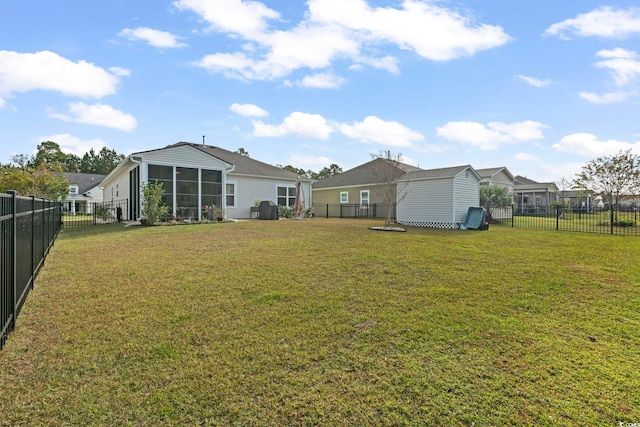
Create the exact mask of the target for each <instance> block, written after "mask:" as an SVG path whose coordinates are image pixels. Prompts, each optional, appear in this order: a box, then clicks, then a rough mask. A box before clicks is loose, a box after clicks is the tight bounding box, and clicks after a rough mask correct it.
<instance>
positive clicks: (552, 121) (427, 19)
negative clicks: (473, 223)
mask: <svg viewBox="0 0 640 427" xmlns="http://www.w3.org/2000/svg"><path fill="white" fill-rule="evenodd" d="M203 135H205V137H206V139H205V141H206V143H207V144H209V145H216V146H219V147H222V148H226V149H228V150H232V151H234V150H237V149H238V148H240V147H242V148H244V149H245V150H247V151H248V152H249V154H250V156H251V157H252V158H255V159H257V160H261V161H264V162H267V163H271V164H279V165H287V164H291V165H293V166H296V167H300V168H303V169H311V170H314V171H318V170H320V169H322V168H323V167H325V166H329V165H330V164H332V163H336V164H338V165H339V166H341V167H342V168H343V169H344V170H347V169H350V168H352V167H355V166H357V165H359V164H362V163H365V162H367V161H369V160H370V159H371V154H372V153H373V154H375V153H380V151H381V150H391V152H393V153H402V156H403V159H404V161H405V162H407V163H411V164H414V165H417V166H420V167H422V168H427V169H429V168H439V167H447V166H453V165H462V164H471V165H473V166H474V167H475V168H487V167H497V166H507V167H508V168H509V169H510V170H511V171H512V173H514V175H524V176H527V177H529V178H531V179H535V180H539V181H558V180H560V179H561V178H563V177H564V178H572V177H573V175H574V174H575V173H576V172H577V171H579V170H580V167H581V165H583V164H584V163H585V162H587V161H588V160H591V159H593V158H595V157H598V156H603V155H612V154H616V153H617V152H619V151H620V150H626V149H632V150H634V152H635V153H636V154H640V5H638V3H637V1H624V0H616V1H609V2H599V1H591V0H563V1H558V2H549V1H546V0H530V1H513V0H491V1H481V0H459V1H447V0H442V1H435V0H434V1H428V0H406V1H388V0H387V1H385V0H376V1H374V0H369V1H365V0H309V1H307V2H297V1H296V2H294V1H285V0H270V1H266V0H265V1H242V0H175V1H169V0H168V1H161V0H136V1H131V0H110V1H108V2H105V1H95V0H94V1H90V0H65V1H61V2H52V1H50V0H47V1H44V0H25V1H21V2H1V3H0V162H2V163H5V162H8V161H9V160H10V157H11V156H12V155H14V154H20V153H33V152H34V151H35V148H36V146H37V145H38V143H40V142H41V141H44V140H53V141H55V142H57V143H58V144H60V146H61V147H62V149H63V151H65V152H70V153H71V152H72V153H75V154H77V155H80V156H81V155H82V154H84V153H85V152H87V151H88V150H89V149H90V148H94V149H96V150H99V149H100V148H101V147H103V146H106V147H109V148H111V149H114V150H116V151H117V152H118V153H122V154H129V153H131V152H134V151H140V150H145V149H153V148H160V147H164V146H166V145H169V144H173V143H175V142H178V141H190V142H195V143H201V142H202V136H203Z"/></svg>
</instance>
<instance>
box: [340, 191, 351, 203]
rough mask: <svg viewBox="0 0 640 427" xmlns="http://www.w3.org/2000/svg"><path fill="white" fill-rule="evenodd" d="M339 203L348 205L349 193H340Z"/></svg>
mask: <svg viewBox="0 0 640 427" xmlns="http://www.w3.org/2000/svg"><path fill="white" fill-rule="evenodd" d="M340 203H349V192H348V191H341V192H340Z"/></svg>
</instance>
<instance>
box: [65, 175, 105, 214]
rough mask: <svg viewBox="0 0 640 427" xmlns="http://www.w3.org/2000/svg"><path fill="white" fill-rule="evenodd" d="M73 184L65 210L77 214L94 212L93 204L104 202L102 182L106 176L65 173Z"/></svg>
mask: <svg viewBox="0 0 640 427" xmlns="http://www.w3.org/2000/svg"><path fill="white" fill-rule="evenodd" d="M63 175H64V176H65V177H66V178H67V180H69V182H70V183H71V184H70V185H69V193H67V195H66V197H65V198H64V200H63V205H62V207H63V210H64V211H65V212H67V213H70V214H72V215H75V214H76V213H87V214H90V213H92V212H93V204H94V203H101V202H102V188H101V186H100V185H101V182H102V180H103V179H104V177H105V176H106V175H100V174H95V173H63Z"/></svg>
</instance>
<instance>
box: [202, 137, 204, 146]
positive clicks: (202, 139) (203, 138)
mask: <svg viewBox="0 0 640 427" xmlns="http://www.w3.org/2000/svg"><path fill="white" fill-rule="evenodd" d="M202 145H204V135H202Z"/></svg>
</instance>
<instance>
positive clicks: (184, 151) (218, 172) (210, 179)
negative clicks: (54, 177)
mask: <svg viewBox="0 0 640 427" xmlns="http://www.w3.org/2000/svg"><path fill="white" fill-rule="evenodd" d="M298 179H299V178H298V176H297V175H296V174H294V173H292V172H289V171H286V170H284V169H281V168H278V167H275V166H271V165H268V164H266V163H262V162H259V161H257V160H254V159H252V158H250V157H248V156H243V155H241V154H238V153H234V152H231V151H227V150H225V149H222V148H219V147H213V146H210V145H203V144H193V143H189V142H178V143H176V144H173V145H169V146H167V147H164V148H160V149H156V150H149V151H141V152H137V153H133V154H130V155H129V156H127V158H125V160H123V161H122V162H121V163H120V164H119V165H118V166H117V167H116V168H115V169H114V170H113V171H112V172H111V173H110V174H109V175H108V176H107V177H106V178H105V179H104V180H103V182H102V186H103V187H104V195H105V196H104V198H105V200H120V199H128V200H129V201H130V203H129V212H128V214H129V215H128V217H129V218H140V216H141V215H140V213H141V203H142V201H141V198H142V191H141V187H142V184H144V183H151V182H160V183H162V184H163V186H164V190H165V193H164V196H163V201H164V203H165V204H167V205H168V206H170V213H171V215H173V216H176V217H182V218H190V219H194V220H200V219H202V217H203V209H205V206H209V207H210V206H212V205H216V206H219V207H221V208H222V209H223V210H224V212H225V213H226V217H227V218H251V208H252V207H253V206H254V205H255V202H256V201H262V200H269V201H272V202H274V203H276V204H278V205H282V206H289V207H293V205H294V203H295V198H296V182H297V181H298ZM299 180H300V183H301V189H302V198H303V199H304V207H305V208H306V207H309V206H311V180H310V179H307V178H300V179H299Z"/></svg>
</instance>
